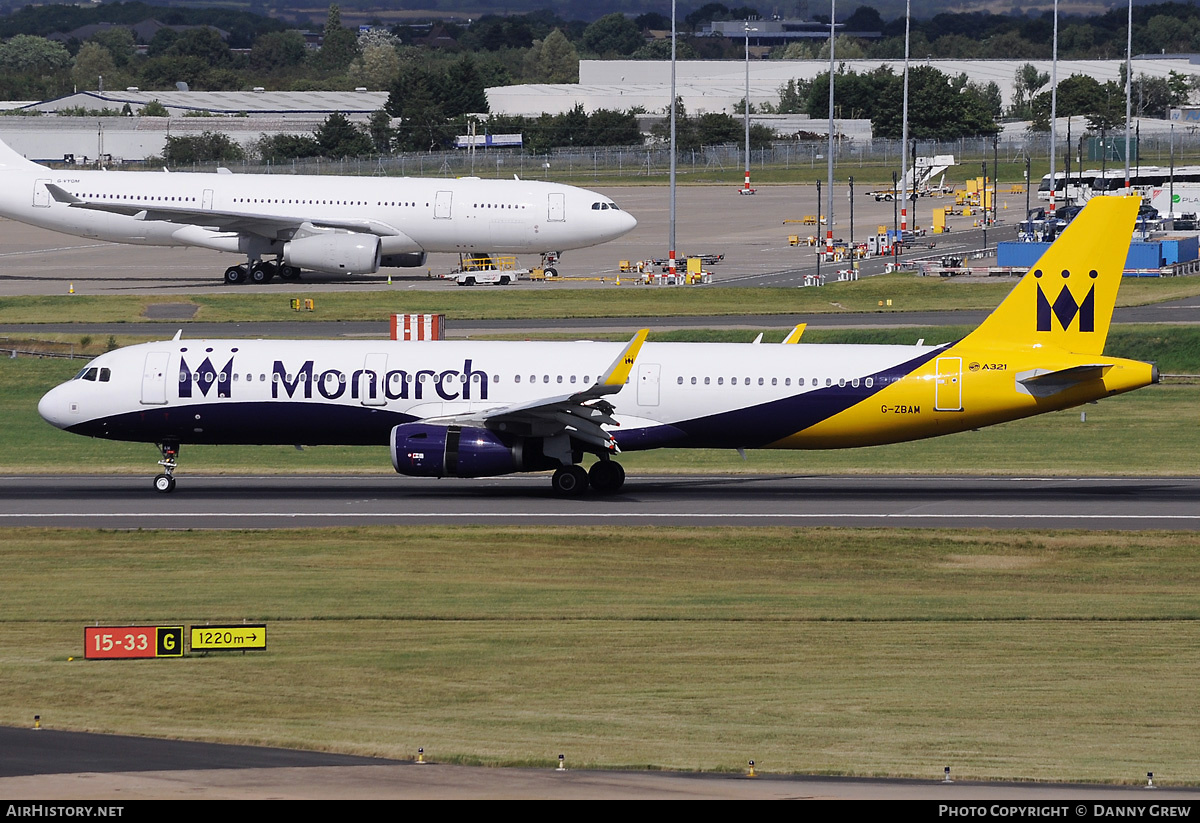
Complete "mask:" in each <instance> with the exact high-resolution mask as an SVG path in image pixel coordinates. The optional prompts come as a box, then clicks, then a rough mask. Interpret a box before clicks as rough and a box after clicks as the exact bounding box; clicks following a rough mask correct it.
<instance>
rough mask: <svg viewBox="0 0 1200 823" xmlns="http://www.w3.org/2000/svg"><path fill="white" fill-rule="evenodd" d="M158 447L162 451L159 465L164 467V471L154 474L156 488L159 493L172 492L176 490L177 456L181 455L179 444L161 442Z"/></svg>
mask: <svg viewBox="0 0 1200 823" xmlns="http://www.w3.org/2000/svg"><path fill="white" fill-rule="evenodd" d="M158 448H159V449H160V450H161V451H162V460H159V461H158V465H160V466H162V467H163V472H162V474H158V475H155V476H154V490H155V491H156V492H158V493H159V494H170V493H171V492H173V491H175V466H176V458H178V457H179V444H178V443H159V444H158Z"/></svg>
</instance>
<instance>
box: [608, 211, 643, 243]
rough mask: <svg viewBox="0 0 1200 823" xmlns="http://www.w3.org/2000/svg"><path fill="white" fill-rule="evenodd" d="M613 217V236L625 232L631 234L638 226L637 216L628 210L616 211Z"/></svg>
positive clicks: (618, 235)
mask: <svg viewBox="0 0 1200 823" xmlns="http://www.w3.org/2000/svg"><path fill="white" fill-rule="evenodd" d="M613 217H614V218H615V219H614V220H613V233H612V236H613V237H620V236H621V235H623V234H629V232H631V231H633V230H634V229H636V228H637V218H636V217H634V216H633V215H632V214H630V213H629V212H627V211H619V212H616V213H615V214H614V215H613Z"/></svg>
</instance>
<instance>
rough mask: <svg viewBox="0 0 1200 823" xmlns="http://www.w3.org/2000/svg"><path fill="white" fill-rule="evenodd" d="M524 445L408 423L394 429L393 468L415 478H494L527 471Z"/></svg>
mask: <svg viewBox="0 0 1200 823" xmlns="http://www.w3.org/2000/svg"><path fill="white" fill-rule="evenodd" d="M522 445H523V444H522V443H521V442H520V441H518V443H517V444H516V445H515V446H509V445H507V444H506V443H504V441H502V440H501V439H500V438H499V437H497V436H496V434H495V432H492V431H489V430H487V429H479V428H464V427H462V426H434V425H430V424H427V423H406V424H404V425H403V426H396V428H394V429H392V442H391V447H392V465H393V466H394V467H395V469H396V471H397V472H399V473H400V474H407V475H411V476H413V477H493V476H495V475H498V474H509V473H510V472H515V471H523V470H525V469H524V466H523V462H524V461H523V460H522V459H521V453H522V452H523V451H524V449H523V448H522Z"/></svg>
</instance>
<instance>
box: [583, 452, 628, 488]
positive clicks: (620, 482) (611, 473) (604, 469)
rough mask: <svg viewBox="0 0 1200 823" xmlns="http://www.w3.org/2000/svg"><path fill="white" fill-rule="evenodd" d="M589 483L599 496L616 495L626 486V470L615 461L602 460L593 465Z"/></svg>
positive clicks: (589, 474)
mask: <svg viewBox="0 0 1200 823" xmlns="http://www.w3.org/2000/svg"><path fill="white" fill-rule="evenodd" d="M588 482H589V483H590V484H591V486H592V490H593V491H595V492H598V493H599V494H615V493H616V492H618V491H620V490H621V487H622V486H624V485H625V469H624V468H622V467H621V464H620V463H618V462H616V461H615V460H600V461H598V462H596V463H594V464H592V468H591V470H590V471H589V472H588Z"/></svg>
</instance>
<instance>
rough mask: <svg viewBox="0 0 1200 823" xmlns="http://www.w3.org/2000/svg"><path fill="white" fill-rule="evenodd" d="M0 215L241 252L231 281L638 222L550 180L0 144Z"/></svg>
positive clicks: (389, 261) (589, 236) (541, 241)
mask: <svg viewBox="0 0 1200 823" xmlns="http://www.w3.org/2000/svg"><path fill="white" fill-rule="evenodd" d="M0 215H3V216H4V217H8V218H10V219H12V220H17V221H19V222H22V223H29V224H31V225H34V226H41V227H43V228H47V229H52V230H54V231H60V232H64V233H66V234H73V235H76V236H79V237H91V238H96V239H99V240H107V241H110V242H113V243H133V244H137V245H145V246H198V247H201V248H206V249H214V250H216V251H224V252H232V253H236V254H240V255H244V256H245V258H246V263H245V264H243V265H236V266H230V267H229V268H228V269H226V270H225V280H226V281H227V282H229V283H242V282H246V281H252V282H256V283H262V282H266V281H269V280H270V279H271V278H272V277H274V276H275V275H276V274H278V275H280V276H281V277H283V278H287V279H294V278H296V277H298V276H299V275H300V272H301V270H302V269H310V270H313V271H320V272H332V273H345V274H369V273H372V272H375V271H378V270H379V269H380V268H381V267H386V266H407V267H412V266H421V265H424V263H425V256H426V254H427V253H429V252H459V253H489V252H494V253H505V254H518V253H533V254H542V255H548V254H554V255H555V256H557V254H558V253H560V252H562V251H564V250H566V249H581V248H586V247H588V246H595V245H597V244H599V243H604V242H606V241H609V240H613V239H615V238H617V237H620V236H621V235H623V234H626V233H627V232H629V231H631V230H632V229H633V228H634V227H635V226H636V225H637V220H635V219H634V218H633V216H632V215H630V214H629V213H628V212H625V211H622V210H621V209H620V208H618V207H617V205H616V204H615V203H613V201H612V200H611V199H609V198H608V197H605V196H603V195H600V194H597V193H595V192H592V191H588V190H586V189H580V188H576V187H574V186H565V185H562V184H558V183H543V182H536V181H527V180H518V179H513V180H482V179H479V178H475V177H464V178H458V179H441V178H414V177H400V178H397V177H335V176H323V175H321V176H314V175H282V174H280V175H257V174H230V173H228V172H227V171H225V170H222V172H218V173H191V172H182V173H180V172H174V173H172V172H166V171H163V172H127V171H121V172H117V171H76V170H74V169H62V170H59V169H50V168H47V167H45V166H41V165H38V164H37V163H33V162H30V161H29V160H26V159H25V158H24V157H22V156H21V155H19V154H17V153H16V152H15V151H13V150H12V149H11V148H9V147H8V146H7V145H5V144H4V143H3V142H0ZM547 273H548V274H553V272H552V271H548V272H547Z"/></svg>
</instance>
